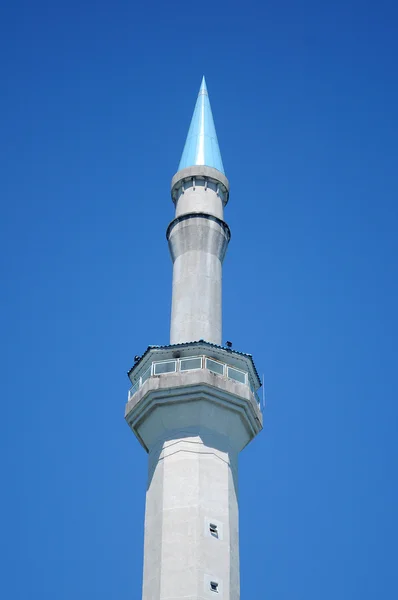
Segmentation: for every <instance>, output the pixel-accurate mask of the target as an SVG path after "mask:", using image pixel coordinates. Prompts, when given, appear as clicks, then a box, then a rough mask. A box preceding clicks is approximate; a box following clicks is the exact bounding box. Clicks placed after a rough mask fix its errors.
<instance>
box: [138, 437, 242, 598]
mask: <svg viewBox="0 0 398 600" xmlns="http://www.w3.org/2000/svg"><path fill="white" fill-rule="evenodd" d="M208 444H210V445H208ZM226 444H227V441H226V440H223V439H217V436H215V435H214V433H211V432H209V433H208V434H205V435H203V431H202V432H201V434H200V435H199V434H198V435H192V433H191V435H187V436H186V437H183V438H175V439H170V440H166V441H164V442H161V443H160V444H159V445H158V446H156V447H155V448H153V449H152V450H151V452H150V455H149V482H148V489H147V496H146V514H145V543H144V580H143V600H208V599H211V598H213V600H214V598H219V599H221V598H223V599H224V600H239V596H240V591H239V540H238V499H237V489H236V486H237V454H236V453H234V452H231V451H229V452H228V451H227V450H226ZM221 448H223V449H221ZM210 524H215V525H216V526H217V536H214V535H212V533H211V531H210ZM210 582H215V583H216V584H217V595H216V594H215V592H214V591H212V589H211V583H210Z"/></svg>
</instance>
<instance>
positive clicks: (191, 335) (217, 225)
mask: <svg viewBox="0 0 398 600" xmlns="http://www.w3.org/2000/svg"><path fill="white" fill-rule="evenodd" d="M216 178H218V179H216ZM172 197H173V200H174V202H175V205H176V218H175V219H174V221H172V222H171V223H170V225H169V227H168V230H167V239H168V242H169V249H170V254H171V257H172V260H173V290H172V308H171V326H170V343H171V344H178V343H184V342H191V341H198V340H205V341H208V342H212V343H214V344H218V345H221V344H222V305H221V302H222V263H223V260H224V257H225V253H226V250H227V247H228V242H229V239H230V231H229V228H228V225H227V224H226V223H225V222H224V221H223V207H224V205H225V203H226V202H227V200H228V181H227V179H226V178H225V176H224V175H222V174H221V173H219V172H218V171H216V170H215V169H210V168H209V167H196V168H194V167H191V168H189V169H185V170H184V171H181V172H180V173H177V175H176V176H175V177H174V178H173V182H172Z"/></svg>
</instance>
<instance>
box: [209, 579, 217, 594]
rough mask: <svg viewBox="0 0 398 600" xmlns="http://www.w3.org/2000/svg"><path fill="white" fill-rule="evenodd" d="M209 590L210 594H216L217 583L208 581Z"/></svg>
mask: <svg viewBox="0 0 398 600" xmlns="http://www.w3.org/2000/svg"><path fill="white" fill-rule="evenodd" d="M210 589H211V591H212V592H218V583H217V581H210Z"/></svg>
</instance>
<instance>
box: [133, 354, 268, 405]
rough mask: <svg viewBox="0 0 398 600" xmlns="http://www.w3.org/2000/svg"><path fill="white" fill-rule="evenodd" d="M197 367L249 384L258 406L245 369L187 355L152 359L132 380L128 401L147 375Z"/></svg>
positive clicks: (195, 368)
mask: <svg viewBox="0 0 398 600" xmlns="http://www.w3.org/2000/svg"><path fill="white" fill-rule="evenodd" d="M199 369H207V370H208V371H210V372H211V373H215V374H216V375H222V376H223V377H228V379H233V380H235V381H238V382H239V383H243V384H244V385H247V386H249V388H250V390H251V392H252V394H254V397H255V398H256V402H257V404H258V406H259V408H260V398H259V397H258V394H257V392H256V391H255V389H254V386H253V384H252V382H251V380H250V377H249V374H248V373H247V372H246V371H241V370H240V369H237V368H236V367H232V366H231V365H228V364H227V363H223V362H220V361H218V360H214V358H209V357H208V356H189V357H186V358H175V359H172V360H159V361H154V362H153V363H152V364H151V365H150V366H149V367H148V369H147V370H146V371H144V373H143V374H142V375H141V376H140V377H137V379H136V380H135V381H134V383H133V385H132V386H131V388H130V389H129V392H128V401H129V400H131V398H132V397H133V396H134V394H135V393H136V392H137V391H138V390H139V389H140V387H141V386H142V385H143V384H144V383H145V381H146V380H147V379H149V377H158V376H161V375H164V374H166V373H177V372H180V373H184V372H185V371H197V370H199Z"/></svg>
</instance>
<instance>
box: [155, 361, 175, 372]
mask: <svg viewBox="0 0 398 600" xmlns="http://www.w3.org/2000/svg"><path fill="white" fill-rule="evenodd" d="M154 367H155V375H161V374H162V373H174V372H175V370H176V361H175V360H169V361H167V362H161V363H154Z"/></svg>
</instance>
